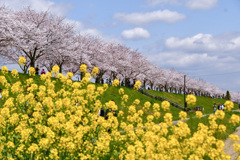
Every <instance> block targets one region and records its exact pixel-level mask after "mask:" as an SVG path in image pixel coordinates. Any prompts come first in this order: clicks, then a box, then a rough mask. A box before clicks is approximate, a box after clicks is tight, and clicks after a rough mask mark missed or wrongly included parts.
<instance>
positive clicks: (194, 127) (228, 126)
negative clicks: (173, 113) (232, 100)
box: [186, 112, 240, 140]
mask: <svg viewBox="0 0 240 160" xmlns="http://www.w3.org/2000/svg"><path fill="white" fill-rule="evenodd" d="M233 114H236V115H238V116H240V112H225V117H224V119H223V120H220V119H217V120H216V122H217V124H218V125H219V124H223V125H225V126H226V132H225V133H219V132H217V133H215V134H214V137H216V138H217V139H222V140H225V139H227V138H228V136H229V135H230V134H232V133H233V132H234V131H235V130H236V128H237V127H239V126H238V125H236V126H234V125H233V124H230V123H229V119H230V117H231V116H232V115H233ZM208 117H209V116H205V117H202V118H200V119H198V118H192V119H189V120H188V121H186V123H187V124H188V126H189V128H190V129H191V133H192V134H193V133H195V132H196V131H197V128H198V124H199V123H203V124H205V125H207V126H209V120H208Z"/></svg>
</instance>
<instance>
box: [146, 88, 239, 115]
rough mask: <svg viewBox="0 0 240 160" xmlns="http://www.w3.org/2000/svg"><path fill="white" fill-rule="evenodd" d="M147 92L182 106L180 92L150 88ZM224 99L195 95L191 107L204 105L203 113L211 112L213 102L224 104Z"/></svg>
mask: <svg viewBox="0 0 240 160" xmlns="http://www.w3.org/2000/svg"><path fill="white" fill-rule="evenodd" d="M148 92H149V93H151V94H154V95H156V96H160V97H165V98H168V99H170V100H172V101H174V102H176V103H179V104H181V105H182V106H184V98H183V95H182V94H177V93H168V92H159V91H152V90H148ZM225 101H226V100H225V99H217V98H209V97H201V96H197V102H196V105H195V106H192V107H191V108H193V107H196V106H200V107H201V108H202V107H204V114H207V113H213V104H214V103H216V104H217V105H219V104H224V103H225ZM188 107H189V106H188ZM234 109H238V105H237V104H235V106H234Z"/></svg>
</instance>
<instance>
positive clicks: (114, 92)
mask: <svg viewBox="0 0 240 160" xmlns="http://www.w3.org/2000/svg"><path fill="white" fill-rule="evenodd" d="M1 75H3V74H2V73H1V72H0V76H1ZM5 77H6V79H7V80H8V82H10V83H11V84H13V83H15V82H16V81H17V79H15V78H13V77H12V76H11V73H8V74H5ZM28 78H33V79H34V83H36V84H38V85H42V84H43V83H44V82H43V81H41V79H40V76H39V75H35V76H29V75H28V74H22V73H19V79H20V81H21V82H22V83H26V80H27V79H28ZM52 79H53V80H56V79H55V78H52ZM0 86H1V85H0ZM97 86H102V84H97ZM120 88H123V89H124V93H125V94H127V95H128V102H127V103H126V106H130V105H131V104H132V102H133V101H134V100H135V99H139V100H140V104H139V106H138V107H137V109H141V108H142V106H143V105H144V103H145V102H147V101H149V102H150V103H151V104H154V103H158V104H159V105H160V104H161V101H158V100H155V99H152V98H149V97H147V96H145V95H142V94H141V93H139V92H137V91H135V90H133V89H130V88H127V87H122V86H121V87H120V86H119V87H112V86H109V88H108V90H107V91H106V92H105V93H104V94H103V96H102V97H99V99H100V100H101V102H102V104H104V103H106V102H108V101H110V100H114V101H115V102H116V104H117V105H118V107H119V110H123V111H127V108H123V107H122V106H121V101H122V100H121V96H120V95H119V93H118V90H119V89H120ZM60 89H61V82H59V81H58V80H56V84H55V91H58V90H60ZM2 103H3V102H2ZM179 111H180V110H179V109H176V108H174V107H170V112H171V113H172V114H173V119H174V120H177V119H179V118H178V113H179ZM149 114H153V112H152V107H151V108H150V110H149V112H148V113H147V114H144V115H143V117H144V118H143V120H144V121H145V120H146V116H147V115H149ZM126 116H127V113H126V114H125V117H126ZM160 121H162V116H161V118H160V119H159V120H156V121H155V122H156V123H159V122H160Z"/></svg>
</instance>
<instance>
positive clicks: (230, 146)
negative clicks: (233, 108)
mask: <svg viewBox="0 0 240 160" xmlns="http://www.w3.org/2000/svg"><path fill="white" fill-rule="evenodd" d="M233 134H235V135H238V136H240V127H238V128H237V129H236V131H235V132H234V133H233ZM224 143H225V146H224V148H223V150H224V152H225V153H226V154H228V155H230V156H231V160H237V158H238V155H239V153H237V152H235V151H234V149H233V143H234V142H233V141H232V140H231V139H230V138H227V140H226V141H225V142H224ZM238 143H240V140H239V141H238Z"/></svg>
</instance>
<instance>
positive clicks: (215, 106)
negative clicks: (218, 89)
mask: <svg viewBox="0 0 240 160" xmlns="http://www.w3.org/2000/svg"><path fill="white" fill-rule="evenodd" d="M224 107H225V105H224V104H219V105H218V106H217V105H216V103H214V104H213V112H214V113H215V112H216V111H217V110H223V111H224Z"/></svg>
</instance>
